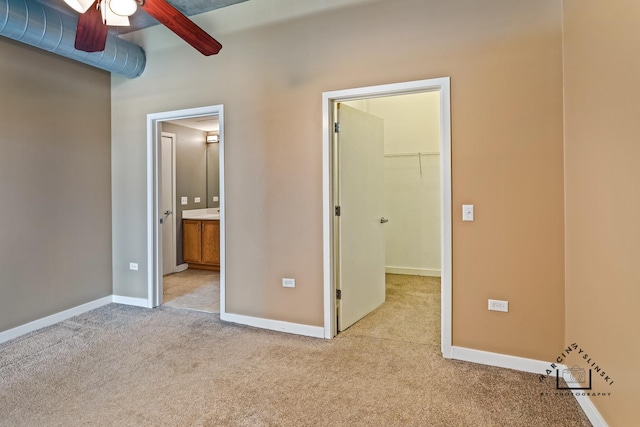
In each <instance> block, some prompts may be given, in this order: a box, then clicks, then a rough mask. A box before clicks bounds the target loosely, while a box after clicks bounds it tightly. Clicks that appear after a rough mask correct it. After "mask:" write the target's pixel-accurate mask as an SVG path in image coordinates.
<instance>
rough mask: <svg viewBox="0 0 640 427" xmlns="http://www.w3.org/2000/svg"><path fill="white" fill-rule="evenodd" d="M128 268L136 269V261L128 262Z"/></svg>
mask: <svg viewBox="0 0 640 427" xmlns="http://www.w3.org/2000/svg"><path fill="white" fill-rule="evenodd" d="M129 270H138V263H137V262H130V263H129Z"/></svg>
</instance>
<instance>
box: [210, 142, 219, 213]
mask: <svg viewBox="0 0 640 427" xmlns="http://www.w3.org/2000/svg"><path fill="white" fill-rule="evenodd" d="M219 165H220V144H219V143H217V142H212V143H208V144H207V207H208V208H217V207H220V167H219Z"/></svg>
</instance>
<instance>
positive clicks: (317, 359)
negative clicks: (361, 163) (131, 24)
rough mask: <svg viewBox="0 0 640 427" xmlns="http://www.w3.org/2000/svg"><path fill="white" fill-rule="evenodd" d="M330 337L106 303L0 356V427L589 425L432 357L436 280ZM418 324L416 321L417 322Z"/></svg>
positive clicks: (534, 394)
mask: <svg viewBox="0 0 640 427" xmlns="http://www.w3.org/2000/svg"><path fill="white" fill-rule="evenodd" d="M388 281H389V285H388V301H387V303H385V305H384V306H383V307H381V308H380V309H379V310H377V311H376V312H374V313H372V314H371V315H370V316H368V317H367V318H365V319H364V320H363V321H361V322H359V323H357V324H356V325H354V326H353V327H351V328H349V329H348V330H347V331H345V332H344V333H342V334H340V335H339V336H338V337H337V338H335V339H333V340H321V339H314V338H306V337H300V336H294V335H288V334H283V333H278V332H271V331H265V330H259V329H254V328H250V327H243V326H237V325H233V324H228V323H224V322H221V321H220V320H219V318H218V316H217V315H215V314H208V313H203V312H198V311H190V310H183V309H178V308H173V307H161V308H158V309H154V310H148V309H142V308H136V307H127V306H123V305H117V304H110V305H108V306H105V307H102V308H100V309H97V310H94V311H92V312H89V313H86V314H84V315H81V316H77V317H75V318H73V319H70V320H67V321H64V322H61V323H59V324H57V325H54V326H52V327H48V328H45V329H42V330H39V331H36V332H34V333H31V334H28V335H25V336H23V337H20V338H18V339H16V340H13V341H10V342H7V343H5V344H2V345H0V426H77V425H96V426H588V425H589V422H588V420H587V419H586V417H585V416H584V414H583V413H582V412H581V411H580V409H579V407H578V405H577V403H576V402H575V400H574V399H573V398H572V397H571V396H563V397H559V396H546V395H541V394H542V393H546V392H550V393H552V392H553V391H554V388H553V387H554V384H552V382H551V381H547V382H544V383H540V382H539V381H538V379H537V376H536V375H533V374H526V373H521V372H516V371H511V370H506V369H499V368H493V367H487V366H481V365H475V364H471V363H466V362H459V361H450V360H445V359H443V358H442V357H441V356H440V353H439V344H438V340H439V338H438V335H439V328H438V327H437V325H438V324H439V314H438V312H439V291H438V288H439V285H438V283H437V280H434V279H425V280H424V281H423V280H419V279H415V278H406V277H403V276H389V279H388ZM426 323H428V324H426Z"/></svg>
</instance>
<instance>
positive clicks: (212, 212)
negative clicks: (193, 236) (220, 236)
mask: <svg viewBox="0 0 640 427" xmlns="http://www.w3.org/2000/svg"><path fill="white" fill-rule="evenodd" d="M182 219H195V220H219V219H220V209H219V208H207V209H189V210H186V211H182Z"/></svg>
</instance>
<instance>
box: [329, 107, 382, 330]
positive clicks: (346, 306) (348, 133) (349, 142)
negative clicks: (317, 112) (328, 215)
mask: <svg viewBox="0 0 640 427" xmlns="http://www.w3.org/2000/svg"><path fill="white" fill-rule="evenodd" d="M337 107H338V108H337V111H338V113H337V116H338V123H339V132H338V134H337V145H338V148H337V152H338V171H339V172H338V174H339V175H338V204H339V206H340V216H339V217H338V227H337V228H338V240H339V249H338V252H339V261H338V262H337V263H336V264H337V266H338V280H337V284H336V286H337V287H338V288H339V289H340V292H341V299H340V300H339V301H338V302H337V303H338V310H337V311H338V330H339V331H343V330H345V329H346V328H348V327H349V326H351V325H353V324H354V323H355V322H357V321H358V320H360V319H361V318H363V317H364V316H366V315H367V314H369V313H370V312H371V311H373V310H375V309H376V308H377V307H379V306H380V305H381V304H382V303H384V301H385V274H384V273H385V248H384V219H383V215H384V197H383V196H384V121H383V120H382V119H381V118H379V117H376V116H373V115H371V114H368V113H365V112H363V111H360V110H357V109H355V108H352V107H349V106H347V105H344V104H338V105H337Z"/></svg>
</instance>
